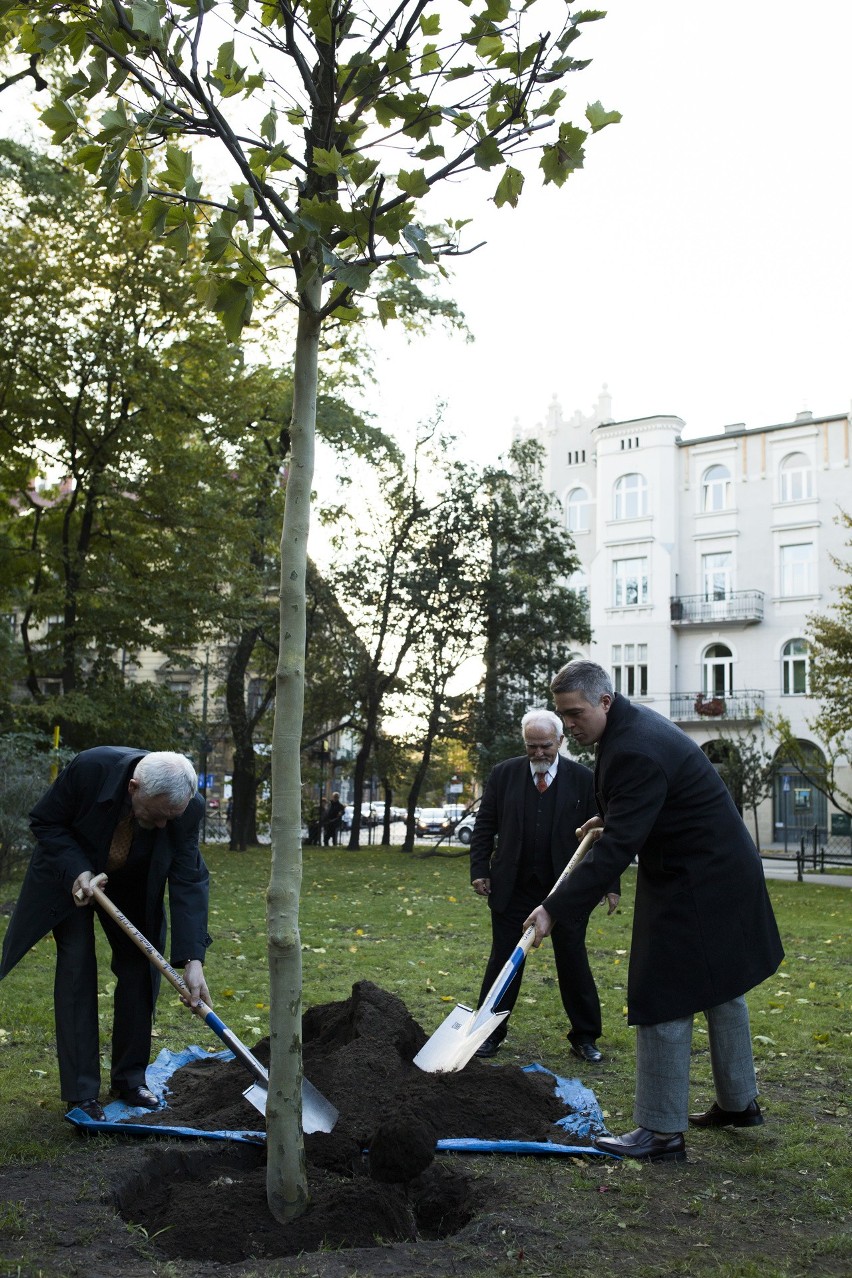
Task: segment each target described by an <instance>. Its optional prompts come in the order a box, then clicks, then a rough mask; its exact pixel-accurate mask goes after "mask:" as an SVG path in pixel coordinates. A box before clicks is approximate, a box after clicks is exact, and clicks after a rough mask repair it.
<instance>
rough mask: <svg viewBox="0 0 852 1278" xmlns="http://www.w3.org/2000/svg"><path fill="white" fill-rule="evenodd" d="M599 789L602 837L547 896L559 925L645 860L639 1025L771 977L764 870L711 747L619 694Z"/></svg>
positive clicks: (639, 884)
mask: <svg viewBox="0 0 852 1278" xmlns="http://www.w3.org/2000/svg"><path fill="white" fill-rule="evenodd" d="M595 790H596V795H597V801H598V807H599V810H600V813H601V815H602V816H603V818H604V823H605V828H604V834H603V836H602V837H601V838H600V839H599V840H598V842H597V843H596V844H595V845H594V847H593V849H592V851H591V852H590V853H589V855H588V856H587V857H586V860H585V861H584V862H583V864H581V865H580V866H578V867H577V869H576V871H575V872H574V873H573V874H572V875H571V877H570V879H568V880H567V881H566V882H565V883H564V884H563V885H562V886H561V887H560V888H558V889H557V890H556V891H555V892H554V893H553V894H552V895H551V896H550V897H548V899H547V900H546V901H545V902H544V904H545V908H546V909H547V910H548V912H549V913H550V914H551V915H552V916H553V918H555V919H557V920H560V921H569V920H572V919H574V918H577V917H580V916H582V917H585V915H587V914H588V912H589V909H590V908H591V907H592V906H593V905H594V903H595V901H597V900H598V899H599V898H600V895H601V889H602V887H603V885H605V884H606V883H607V882H609V881H610V880H611V879H612V878H613V876H614V875H615V874H619V873H621V872H622V871H623V870H625V869H626V868H627V866H628V865H629V864H630V862H631V861H632V860H633V858H634V856H635V857H637V858H638V872H637V878H636V904H635V911H634V917H633V938H632V946H631V952H630V967H629V975H628V985H627V1007H628V1017H629V1020H630V1023H631V1024H634V1025H656V1024H659V1023H660V1022H662V1021H671V1020H677V1019H678V1018H679V1017H682V1016H689V1015H691V1014H692V1013H694V1012H699V1011H703V1010H705V1009H706V1008H709V1007H716V1006H718V1005H719V1004H720V1003H726V1002H728V1000H729V999H732V998H738V997H739V996H740V995H741V994H745V992H746V991H747V990H750V989H752V988H753V987H754V986H755V985H759V984H760V982H761V981H764V980H766V978H767V977H768V976H771V975H772V973H773V972H774V971H775V970H776V968H777V967H778V965H779V963H780V962H781V959H782V958H783V956H784V951H783V948H782V946H781V938H780V937H779V935H778V928H777V925H776V923H775V916H774V914H773V912H772V906H771V904H770V901H769V895H768V893H767V890H766V880H765V876H764V873H763V866H762V865H761V862H760V857H759V855H758V853H757V850H756V848H755V846H754V842H753V840H752V838H751V836H750V834H749V832H748V830H747V829H746V827H745V825H744V824H743V821H742V818H741V816H740V815H739V813H738V812H737V809H736V807H735V805H734V802H733V800H732V799H731V796H730V794H729V793H728V790H727V788H726V787H725V785H724V783H723V781H722V780H721V778H720V776H719V774H718V772H717V771H716V769H715V768H714V767H713V764H712V763H711V762H710V760H709V759H708V758H707V756H706V754H705V753H704V751H703V750H701V749H700V747H699V746H698V745H696V743H695V742H694V741H692V740H691V739H690V738H689V737H688V736H687V735H686V733H684V732H682V731H681V730H680V728H678V727H676V726H675V725H674V724H673V723H670V722H669V720H668V719H665V718H663V716H662V715H660V714H657V713H656V711H654V710H650V709H648V708H647V707H646V706H637V705H633V704H632V703H631V702H630V701H628V700H627V699H626V698H625V697H622V696H621V695H620V694H618V693H617V694H616V696H615V698H614V700H613V703H612V705H611V707H610V709H609V713H608V715H607V724H606V728H605V730H604V734H603V736H602V738H601V740H600V741H599V742H598V746H597V755H596V766H595Z"/></svg>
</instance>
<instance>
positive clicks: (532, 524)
mask: <svg viewBox="0 0 852 1278" xmlns="http://www.w3.org/2000/svg"><path fill="white" fill-rule="evenodd" d="M542 456H543V450H542V447H541V445H540V444H538V443H536V442H535V441H528V442H526V443H515V444H513V446H512V448H511V450H510V452H509V456H508V458H507V464H506V466H505V467H490V468H488V469H487V470H486V471H485V474H484V476H483V484H482V491H483V493H484V494H486V500H485V506H484V512H483V518H484V524H485V540H486V545H487V566H486V571H485V580H484V583H483V584H484V597H483V618H484V632H485V674H484V677H483V680H482V691H481V697H480V699H479V701H478V704H477V706H476V711H475V715H474V720H473V727H474V734H475V741H476V744H477V747H478V753H479V768H480V778H481V779H482V778H484V777H485V776H487V774H488V773H489V772H490V770H491V768H492V767H493V766H494V764H495V763H498V762H499V761H500V760H501V759H506V758H509V757H511V756H512V755H514V754H517V753H518V749H519V744H518V743H519V741H520V721H521V718H522V716H523V714H524V713H525V711H527V710H529V709H530V708H531V707H533V706H535V705H546V704H547V703H548V700H549V698H550V691H549V685H550V680H551V678H552V677H553V675H554V674H555V672H556V671H557V670H558V669H559V667H560V666H561V665H564V663H565V662H566V661H570V660H571V658H572V656H574V655H575V654H576V645H577V644H580V643H585V642H587V641H588V639H589V637H590V631H589V621H588V610H587V607H586V604H585V601H584V600H583V598H582V597H581V596H580V595H579V594H578V593H577V591H575V590H572V589H570V588H569V586H568V584H567V583H568V581H569V579H570V577H571V576H572V574H573V573H574V572H576V570H577V568H578V567H579V560H578V559H577V556H576V554H575V551H574V543H573V540H572V538H571V535H570V533H568V532H567V531H566V529H565V526H564V523H563V521H562V518H561V515H560V512H559V509H558V506H557V504H556V502H555V500H554V498H553V496H552V495H551V494H550V493H548V492H547V491H546V489H545V488H544V486H543V484H542V479H541V461H542Z"/></svg>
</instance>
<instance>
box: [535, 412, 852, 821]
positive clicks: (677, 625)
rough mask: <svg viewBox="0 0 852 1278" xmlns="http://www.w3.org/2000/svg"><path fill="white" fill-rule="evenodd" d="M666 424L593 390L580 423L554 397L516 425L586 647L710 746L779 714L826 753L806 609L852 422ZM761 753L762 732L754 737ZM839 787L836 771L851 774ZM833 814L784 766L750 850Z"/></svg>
mask: <svg viewBox="0 0 852 1278" xmlns="http://www.w3.org/2000/svg"><path fill="white" fill-rule="evenodd" d="M684 427H685V423H684V422H683V421H682V420H681V419H680V418H679V417H673V416H666V415H660V416H655V417H645V418H641V419H638V420H632V421H614V420H613V419H612V415H611V399H610V396H609V395H608V393H607V392H606V388H604V391H603V392H602V394H601V395H600V397H599V400H598V404H597V407H596V409H595V411H593V413H591V414H590V415H584V414H582V413H579V412H577V413H575V414H574V415H573V416H572V417H571V418H569V419H566V418H565V417H563V414H562V410H561V408H560V406H559V404H558V402H557V401H556V400H555V399H554V401H553V402H552V403H551V405H550V407H549V409H548V412H547V416H546V419H545V421H544V423H543V424H541V425H539V426H537V427H536V428H534V429H533V430H532V431H529V432H527V434H528V435H530V436H532V437H533V438H537V439H539V440H540V442H541V443H542V444H543V445H544V448H545V451H546V462H545V465H546V478H547V483H548V485H549V487H550V489H551V490H552V492H553V493H554V494H555V495H556V496H557V497H558V499H559V502H560V504H561V506H562V510H563V512H564V517H565V520H566V526H567V527H568V529H569V530H570V531H571V533H572V535H573V537H574V540H575V544H576V548H577V554H578V556H579V558H580V560H581V562H582V572H581V573H579V574H578V575H577V577H576V578H575V580H574V581H573V582H572V583H571V584H572V585H574V586H582V587H585V588H586V589H587V590H588V598H589V607H590V621H591V627H592V642H591V645H590V647H589V652H588V655H589V656H590V657H591V659H592V660H594V661H597V662H599V663H600V664H601V665H603V666H605V667H606V668H607V669H609V670H611V671H612V674H613V679H614V682H615V686H616V689H617V690H620V691H621V692H624V693H625V694H626V695H627V696H629V697H631V698H632V699H635V700H639V701H642V702H644V703H646V704H648V705H650V706H652V707H653V708H654V709H655V710H657V711H659V712H660V713H661V714H664V715H665V716H666V717H668V718H670V719H672V720H673V721H674V722H676V723H677V724H678V725H679V726H680V727H681V728H683V729H684V731H686V732H687V733H689V735H690V736H692V737H694V738H695V740H696V741H697V742H698V743H699V744H700V745H701V746H702V747H703V748H705V749H707V750H708V753H709V754H710V756H711V758H713V757H714V745H713V743H714V742H720V741H721V742H724V741H726V740H727V741H730V740H731V739H732V738H735V737H736V736H737V735H738V734H749V733H750V732H752V731H758V732H759V731H760V727H761V724H762V722H763V717H764V716H765V715H777V714H779V713H780V714H783V715H785V716H786V717H787V718H788V719H789V720H790V722H791V724H792V727H793V730H794V732H795V735H796V736H797V737H798V738H799V740H800V741H802V742H806V743H808V746H809V747H810V748H811V749H812V750H813V751H819V752H820V754H821V753H822V751H821V747H820V743H819V742H818V741H816V740H815V738H814V734H813V731H812V729H811V728H810V727H809V726H808V724H809V720H811V719H812V718H813V717H814V714H815V712H816V704H815V702H814V701H813V700H811V698H810V696H809V695H808V692H809V684H808V660H809V659H808V648H807V643H806V640H805V631H806V622H807V617H808V616H809V614H811V613H824V612H825V611H826V609H827V608H828V607H830V606H831V605H832V604H833V603H834V602H836V600H837V594H836V591H837V586H838V585H839V583H840V582H841V580H843V574H842V572H841V570H840V569H839V568H838V567H837V565H836V564H835V563H834V561H833V559H832V556H835V557H837V558H839V559H841V561H843V560H844V557H845V556H848V550H847V548H846V546H845V535H846V534H845V530H844V528H842V527H841V526H839V525H838V523H837V519H836V516H837V515H838V512H839V511H840V510H846V511H848V510H850V509H852V479H851V478H850V447H852V424H851V423H850V415H849V414H837V415H833V416H830V417H819V418H815V417H813V416H812V415H811V414H810V413H804V412H803V413H799V414H798V415H797V417H796V419H795V420H794V421H790V422H783V423H780V424H777V425H772V426H765V427H758V428H754V429H748V430H747V429H746V428H745V426H744V425H742V424H737V425H733V426H726V427H725V428H724V429H723V430H722V431H720V432H719V433H718V434H715V435H710V436H703V437H701V438H695V439H689V440H685V439H683V437H682V432H683V430H684ZM766 745H767V746H769V748H770V749H771V747H772V742H771V740H767V741H766ZM847 781H848V775H847ZM830 816H831V805H830V804H827V803H826V800H825V798H824V796H822V795H821V794H820V793H819V792H818V791H816V790H815V789H814V788H813V787H812V786H811V785H809V784H808V782H807V781H806V779H804V778H803V777H802V775H801V774H800V773H797V772H796V771H795V769H792V768H790V769H788V770H787V771H786V772H785V771H784V770H783V769H782V771H781V773H780V774H779V776H778V778H777V780H776V785H775V793H774V794H773V796H772V798H771V799H767V800H766V802H765V803H764V804H762V806H761V809H760V812H759V824H760V839H761V843H762V844H770V843H773V842H774V843H776V844H779V843H789V842H790V841H792V840H793V839H794V838H795V839H796V841H797V840H798V838H799V836H800V832H801V831H802V830H805V829H808V828H812V827H813V826H814V825H819V826H821V827H827V828H830Z"/></svg>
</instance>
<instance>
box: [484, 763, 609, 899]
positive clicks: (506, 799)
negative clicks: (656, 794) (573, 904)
mask: <svg viewBox="0 0 852 1278" xmlns="http://www.w3.org/2000/svg"><path fill="white" fill-rule="evenodd" d="M556 775H557V781H558V785H557V787H556V810H555V811H554V814H553V834H552V837H551V843H550V856H551V863H552V865H553V877H554V879H557V878H558V877H559V875H560V874H561V873H562V871H563V870H564V869H565V866H566V865H567V864H568V862H569V861H570V859H571V857H572V855H573V854H574V852H576V850H577V838H576V835H575V834H574V830H575V828H576V827H577V826H578V825H582V823H583V822H584V821H586V820H588V818H589V817H592V816H594V815H595V813H596V812H597V806H596V804H595V792H594V781H593V777H592V773H591V772H590V770H589V769H588V768H584V767H583V765H582V764H580V763H574V761H573V759H566V758H565V757H564V756H562V755H560V757H559V767H558V770H557V774H556ZM529 784H530V763H529V759H528V758H527V757H526V755H524V756H523V757H521V758H518V759H506V760H504V762H503V763H498V764H497V766H496V767H495V768H494V769H493V770H492V772H491V774H490V776H489V777H488V780H487V782H486V783H485V792H484V793H483V795H482V802H481V803H480V805H479V811H478V812H477V814H476V824H475V825H474V827H473V835H472V837H471V840H470V878H471V882H473V880H474V879H487V878H490V879H491V895H490V896H489V898H488V904H489V905H490V906H491V909H492V910H496V911H497V912H498V913H500V911H502V910H505V908H506V906H507V905H508V903H509V900H510V898H511V896H512V893H513V892H514V890H515V881H516V879H517V877H518V865H519V863H520V858H521V847H522V844H523V836H524V796H525V793H526V787H527V786H528V785H529ZM495 844H496V846H495ZM613 877H617V876H613ZM605 890H607V891H617V890H618V889H617V888H612V887H611V880H610V885H608V886H607V888H606V889H605ZM602 895H603V893H599V894H598V900H600V898H601V896H602ZM593 905H597V901H595V902H594V903H593ZM590 908H593V907H590ZM589 912H590V911H587V912H586V915H587V916H588V913H589Z"/></svg>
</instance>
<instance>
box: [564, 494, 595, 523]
mask: <svg viewBox="0 0 852 1278" xmlns="http://www.w3.org/2000/svg"><path fill="white" fill-rule="evenodd" d="M590 504H591V503H590V502H589V494H588V493H587V492H586V489H585V488H572V489H571V491H570V493H569V494H568V496H567V497H566V499H565V522H566V526H567V528H568V531H569V532H587V531H588V529H589V512H590Z"/></svg>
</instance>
